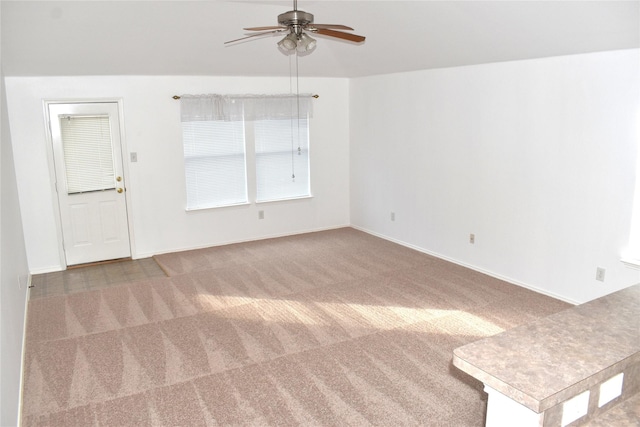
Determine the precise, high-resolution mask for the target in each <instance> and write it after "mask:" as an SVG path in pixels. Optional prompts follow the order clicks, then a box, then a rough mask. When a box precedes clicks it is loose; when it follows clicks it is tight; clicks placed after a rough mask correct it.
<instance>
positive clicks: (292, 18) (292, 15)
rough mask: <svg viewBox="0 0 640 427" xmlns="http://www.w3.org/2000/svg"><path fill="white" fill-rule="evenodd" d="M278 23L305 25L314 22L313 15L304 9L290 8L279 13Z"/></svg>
mask: <svg viewBox="0 0 640 427" xmlns="http://www.w3.org/2000/svg"><path fill="white" fill-rule="evenodd" d="M278 24H280V25H283V26H285V27H296V26H298V27H300V28H302V27H304V26H305V25H309V24H313V15H312V14H311V13H308V12H304V11H302V10H290V11H289V12H285V13H282V14H280V15H278Z"/></svg>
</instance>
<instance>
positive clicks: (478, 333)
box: [23, 228, 569, 427]
mask: <svg viewBox="0 0 640 427" xmlns="http://www.w3.org/2000/svg"><path fill="white" fill-rule="evenodd" d="M156 260H157V262H158V263H159V264H160V265H161V267H162V268H163V270H164V271H165V272H167V274H168V275H169V277H166V278H158V279H151V280H143V281H137V282H132V283H127V284H123V285H121V286H114V287H109V288H105V289H101V290H94V291H88V292H82V293H76V294H71V295H66V296H53V297H44V298H39V299H35V300H31V301H30V302H29V307H28V326H27V334H26V340H27V343H26V360H25V372H24V407H23V425H25V426H35V425H56V426H65V427H68V426H92V425H99V426H125V425H130V426H134V425H135V426H201V425H211V426H215V425H234V426H235V425H255V426H266V425H274V426H275V425H277V426H289V425H303V426H348V425H352V426H366V425H380V426H399V425H426V426H481V425H483V421H484V412H485V404H486V402H485V398H486V397H485V395H484V393H483V392H482V385H481V384H480V383H478V382H477V381H476V380H474V379H472V378H470V377H468V376H466V375H465V374H463V373H461V372H460V371H458V370H457V369H456V368H454V367H453V366H452V364H451V357H452V351H453V349H454V348H456V347H458V346H461V345H463V344H466V343H469V342H472V341H474V340H477V339H479V338H482V337H485V336H489V335H492V334H495V333H498V332H500V331H502V330H504V329H507V328H511V327H514V326H516V325H519V324H522V323H526V322H529V321H531V320H533V319H536V318H538V317H542V316H546V315H549V314H551V313H554V312H557V311H559V310H562V309H565V308H567V307H568V306H569V305H568V304H566V303H563V302H560V301H557V300H554V299H552V298H548V297H545V296H542V295H539V294H536V293H534V292H530V291H527V290H525V289H522V288H519V287H517V286H514V285H510V284H507V283H505V282H502V281H499V280H496V279H493V278H490V277H488V276H485V275H482V274H479V273H477V272H473V271H471V270H468V269H465V268H462V267H460V266H456V265H454V264H451V263H447V262H445V261H442V260H439V259H436V258H433V257H430V256H427V255H424V254H421V253H418V252H416V251H413V250H410V249H407V248H404V247H401V246H399V245H396V244H393V243H390V242H387V241H384V240H382V239H378V238H376V237H372V236H370V235H367V234H365V233H362V232H359V231H356V230H353V229H350V228H344V229H339V230H333V231H326V232H320V233H310V234H305V235H299V236H292V237H286V238H280V239H270V240H264V241H259V242H251V243H245V244H237V245H228V246H223V247H216V248H209V249H202V250H197V251H187V252H181V253H176V254H167V255H161V256H158V257H156Z"/></svg>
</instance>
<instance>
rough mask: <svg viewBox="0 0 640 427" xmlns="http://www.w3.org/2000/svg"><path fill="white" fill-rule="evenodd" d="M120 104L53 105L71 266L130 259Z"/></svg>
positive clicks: (62, 216)
mask: <svg viewBox="0 0 640 427" xmlns="http://www.w3.org/2000/svg"><path fill="white" fill-rule="evenodd" d="M118 117H119V114H118V103H116V102H104V103H77V104H75V103H73V104H49V121H50V126H51V137H52V142H53V157H54V165H55V171H56V189H57V192H58V202H59V203H58V204H59V207H60V219H61V222H62V234H63V245H64V252H65V257H66V262H67V265H76V264H84V263H89V262H97V261H104V260H111V259H118V258H128V257H130V256H131V248H130V244H129V225H128V221H127V203H126V197H125V193H124V192H125V189H126V188H125V182H124V174H123V173H122V171H123V168H122V147H121V141H120V123H119V119H118Z"/></svg>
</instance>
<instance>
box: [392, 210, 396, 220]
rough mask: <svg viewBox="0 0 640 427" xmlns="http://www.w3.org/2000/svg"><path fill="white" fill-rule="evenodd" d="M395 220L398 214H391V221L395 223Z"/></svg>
mask: <svg viewBox="0 0 640 427" xmlns="http://www.w3.org/2000/svg"><path fill="white" fill-rule="evenodd" d="M395 220H396V213H395V212H391V221H395Z"/></svg>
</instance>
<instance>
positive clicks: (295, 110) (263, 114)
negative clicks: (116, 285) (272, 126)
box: [180, 94, 313, 122]
mask: <svg viewBox="0 0 640 427" xmlns="http://www.w3.org/2000/svg"><path fill="white" fill-rule="evenodd" d="M312 101H313V97H312V95H311V94H300V95H295V94H284V95H216V94H212V95H181V96H180V115H181V120H182V121H183V122H196V121H217V120H220V121H238V120H246V121H250V120H277V119H297V118H298V114H300V118H305V119H306V118H307V117H312V116H313V115H312V109H313V108H312V107H313V103H312Z"/></svg>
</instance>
